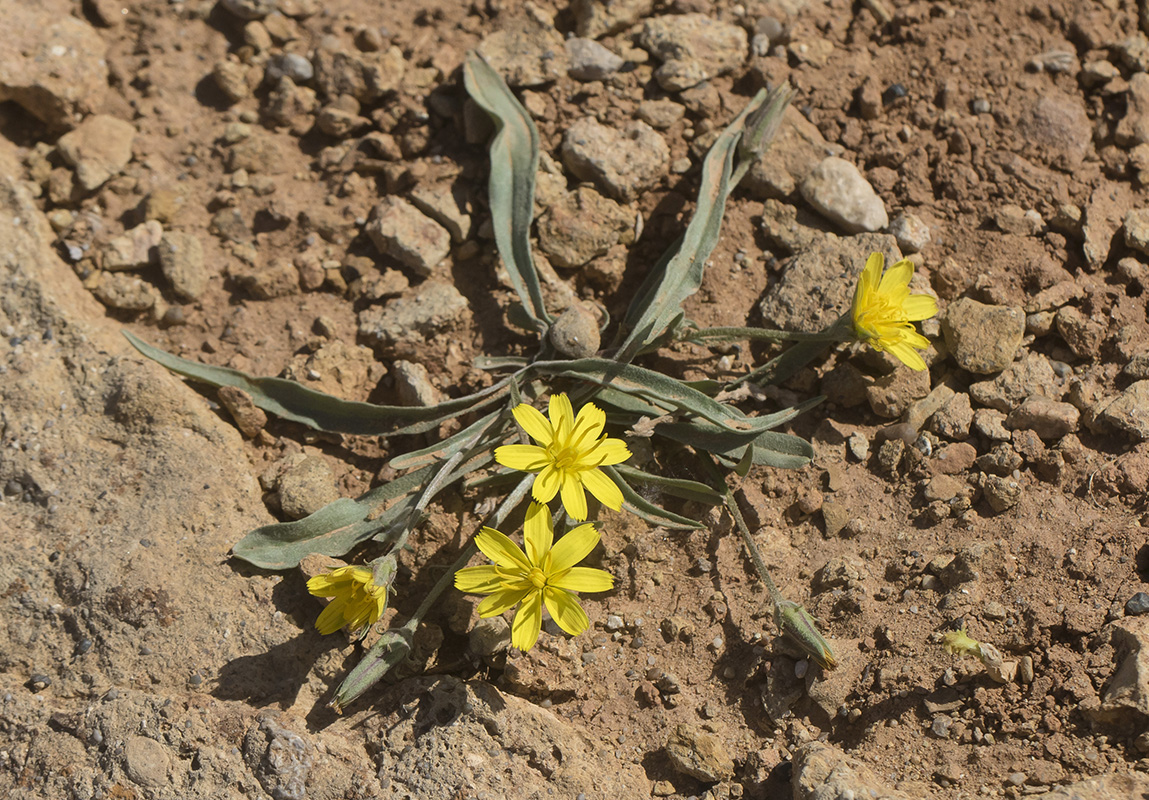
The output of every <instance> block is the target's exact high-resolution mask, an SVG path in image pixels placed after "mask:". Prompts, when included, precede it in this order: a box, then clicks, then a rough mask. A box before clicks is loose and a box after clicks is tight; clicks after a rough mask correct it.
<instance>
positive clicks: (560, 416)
mask: <svg viewBox="0 0 1149 800" xmlns="http://www.w3.org/2000/svg"><path fill="white" fill-rule="evenodd" d="M547 411H548V412H549V414H550V418H551V427H552V428H553V429H554V432H555V439H557V440H558V441H560V442H564V441H566V440H567V438H569V437H570V435H571V430H572V429H573V428H574V409H572V408H571V401H570V398H569V397H567V396H566V395H565V394H552V395H551V402H550V406H549V408H548V409H547Z"/></svg>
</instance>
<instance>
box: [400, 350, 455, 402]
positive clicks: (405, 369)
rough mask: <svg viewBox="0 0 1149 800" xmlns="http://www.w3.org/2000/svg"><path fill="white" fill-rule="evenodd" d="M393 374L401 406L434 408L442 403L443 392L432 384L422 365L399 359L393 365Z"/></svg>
mask: <svg viewBox="0 0 1149 800" xmlns="http://www.w3.org/2000/svg"><path fill="white" fill-rule="evenodd" d="M391 374H392V376H393V377H394V378H395V392H396V394H398V396H399V404H400V405H404V406H433V405H436V404H438V403H439V402H441V401H442V399H443V395H442V392H440V391H439V390H438V389H436V388H435V386H434V384H432V383H431V376H430V374H428V372H427V368H426V367H425V366H423V365H422V364H418V363H415V362H412V361H403V360H402V359H399V360H396V361H395V362H394V364H393V365H392V370H391Z"/></svg>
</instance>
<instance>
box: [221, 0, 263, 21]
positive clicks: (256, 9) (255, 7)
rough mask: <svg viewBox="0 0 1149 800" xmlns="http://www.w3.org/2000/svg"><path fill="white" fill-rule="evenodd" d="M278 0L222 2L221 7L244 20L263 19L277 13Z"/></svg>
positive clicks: (226, 0) (227, 0)
mask: <svg viewBox="0 0 1149 800" xmlns="http://www.w3.org/2000/svg"><path fill="white" fill-rule="evenodd" d="M276 4H277V0H221V2H220V5H222V6H223V7H224V8H226V9H227V10H228V11H230V12H231V13H232V14H235V15H236V16H237V17H239V18H240V19H242V20H253V19H263V18H264V17H266V16H267V15H268V14H270V13H271V12H272V11H275V8H276Z"/></svg>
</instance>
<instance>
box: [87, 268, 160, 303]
mask: <svg viewBox="0 0 1149 800" xmlns="http://www.w3.org/2000/svg"><path fill="white" fill-rule="evenodd" d="M92 293H93V294H95V295H96V299H97V300H99V301H100V302H101V303H103V304H104V305H106V306H107V307H108V308H115V309H118V310H120V311H147V310H148V309H150V308H152V307H153V306H155V304H156V302H157V301H158V300H159V299H160V295H159V292H158V291H157V290H156V288H155V287H154V286H152V285H151V284H150V283H146V282H145V281H142V280H140V279H139V278H136V277H134V276H132V275H127V274H125V273H123V272H105V273H103V274H102V275H101V276H100V279H99V281H98V283H97V284H96V286H95V287H94V288H93V289H92Z"/></svg>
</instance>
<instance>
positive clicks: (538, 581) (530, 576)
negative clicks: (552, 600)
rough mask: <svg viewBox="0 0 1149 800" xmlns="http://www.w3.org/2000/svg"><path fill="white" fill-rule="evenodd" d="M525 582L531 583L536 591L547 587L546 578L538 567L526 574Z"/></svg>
mask: <svg viewBox="0 0 1149 800" xmlns="http://www.w3.org/2000/svg"><path fill="white" fill-rule="evenodd" d="M527 580H529V581H530V582H531V583H533V584H534V586H535V588H536V589H541V588H543V587H544V586H546V585H547V576H546V574H545V573H544V572H543V571H542V570H541V569H539V568H538V567H535V568H533V569H532V570H531V571H530V572H529V573H527Z"/></svg>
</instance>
